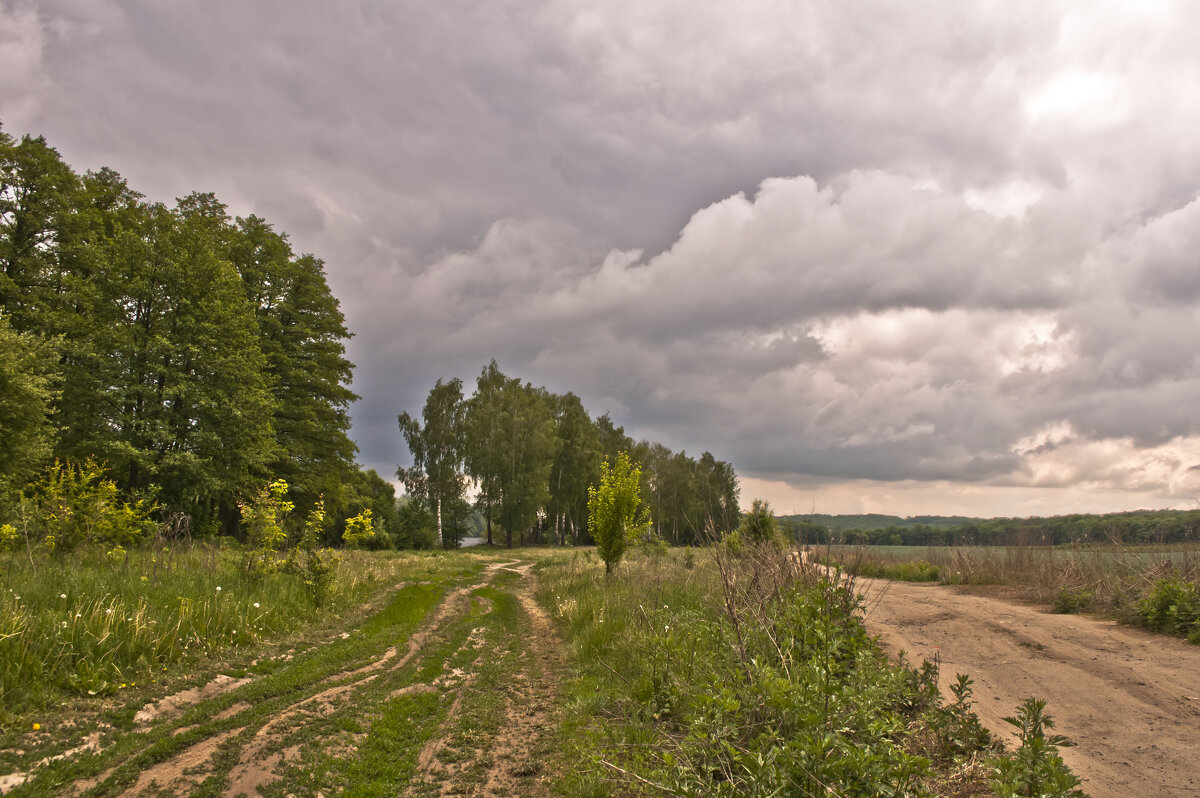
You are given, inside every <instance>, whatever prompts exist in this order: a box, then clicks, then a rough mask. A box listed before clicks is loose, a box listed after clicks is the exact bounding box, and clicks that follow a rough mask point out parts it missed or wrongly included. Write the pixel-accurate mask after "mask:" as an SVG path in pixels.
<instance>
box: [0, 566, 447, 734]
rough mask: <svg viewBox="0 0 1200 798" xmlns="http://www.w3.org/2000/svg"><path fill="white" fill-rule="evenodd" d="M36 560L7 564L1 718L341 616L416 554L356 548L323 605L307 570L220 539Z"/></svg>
mask: <svg viewBox="0 0 1200 798" xmlns="http://www.w3.org/2000/svg"><path fill="white" fill-rule="evenodd" d="M35 562H36V567H34V566H33V565H31V564H30V563H29V561H28V560H27V559H26V558H25V557H24V556H23V555H22V554H21V553H11V554H10V557H9V561H8V563H7V564H6V566H5V567H6V569H7V580H6V586H5V588H4V589H0V720H3V718H4V713H11V712H14V711H16V710H17V709H18V708H29V707H45V706H47V704H48V703H50V702H54V701H56V700H59V699H61V698H63V697H64V696H69V695H87V696H97V695H114V694H119V693H120V692H122V691H125V690H131V689H136V685H138V684H139V683H141V684H143V685H144V684H148V683H157V682H158V680H159V679H160V678H161V675H162V673H163V669H164V668H166V669H168V670H169V669H171V668H172V667H173V666H176V665H178V664H180V663H184V662H188V661H196V660H198V659H200V658H203V657H206V656H212V655H214V654H217V653H220V652H224V651H236V650H239V649H245V648H247V647H249V646H253V645H254V644H256V643H258V642H260V641H263V640H270V639H274V638H277V637H280V636H281V635H285V634H288V633H290V632H293V631H295V630H296V629H298V628H302V627H305V626H307V625H310V624H312V623H314V622H319V621H320V620H321V619H324V618H329V617H335V616H336V615H338V614H340V613H342V612H344V611H345V610H346V609H347V608H350V607H353V606H356V605H358V604H361V603H362V602H364V601H365V600H367V599H368V598H369V597H370V596H371V595H373V594H375V593H378V592H379V591H380V590H382V589H383V588H385V587H387V586H388V585H389V584H391V583H392V582H393V581H394V580H395V579H396V578H397V576H396V575H397V574H398V573H401V572H403V571H405V570H406V569H407V568H408V567H410V565H411V564H412V563H413V562H415V561H414V560H413V559H412V555H390V556H387V555H379V554H368V553H366V552H347V553H346V556H345V557H344V558H343V559H342V562H341V563H340V564H339V565H338V566H337V572H336V579H335V582H334V588H333V592H332V594H331V596H330V598H329V601H328V602H327V605H326V606H323V607H322V608H321V609H320V611H317V610H316V609H315V608H314V607H313V604H312V599H311V598H310V596H309V595H308V593H307V591H306V590H305V588H304V585H303V583H302V580H301V577H300V576H298V575H295V574H286V573H275V574H270V575H267V576H265V577H262V578H259V579H254V578H251V577H250V576H249V575H248V574H247V573H246V571H245V570H244V569H243V568H242V567H241V563H242V558H241V555H240V554H239V553H238V552H236V551H232V550H228V549H223V548H220V547H217V546H211V545H205V544H201V545H196V546H193V547H187V548H181V549H180V550H179V551H176V552H168V551H158V552H155V551H149V550H145V551H134V552H131V553H130V554H129V557H128V559H127V560H126V561H125V562H123V563H120V564H118V565H114V564H113V563H111V562H109V561H108V560H107V559H106V558H105V557H104V556H103V555H102V553H100V552H97V551H90V552H89V551H81V552H78V553H76V554H74V555H72V556H71V557H70V558H68V559H67V560H65V561H62V562H60V561H58V560H55V559H43V560H41V561H35ZM431 562H432V561H431Z"/></svg>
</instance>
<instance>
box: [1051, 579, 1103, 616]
mask: <svg viewBox="0 0 1200 798" xmlns="http://www.w3.org/2000/svg"><path fill="white" fill-rule="evenodd" d="M1095 597H1096V594H1095V593H1094V592H1093V591H1092V590H1091V589H1089V588H1086V587H1079V588H1069V587H1065V586H1064V587H1061V588H1059V590H1058V595H1057V596H1055V598H1054V604H1053V606H1052V607H1051V611H1052V612H1056V613H1058V614H1059V615H1077V614H1079V613H1081V612H1086V611H1087V609H1088V607H1090V606H1091V605H1092V601H1093V600H1094V599H1095Z"/></svg>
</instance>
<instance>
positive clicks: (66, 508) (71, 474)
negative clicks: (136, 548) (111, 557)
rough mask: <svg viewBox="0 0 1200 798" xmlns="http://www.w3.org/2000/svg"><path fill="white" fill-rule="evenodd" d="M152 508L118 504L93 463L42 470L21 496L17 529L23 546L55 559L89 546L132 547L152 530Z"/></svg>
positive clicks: (114, 491)
mask: <svg viewBox="0 0 1200 798" xmlns="http://www.w3.org/2000/svg"><path fill="white" fill-rule="evenodd" d="M154 510H155V506H154V505H153V504H152V503H151V502H149V501H148V500H146V499H138V500H135V501H134V502H133V503H132V504H130V503H129V502H128V501H125V500H123V499H122V498H121V497H120V495H119V491H118V490H117V485H116V483H115V482H113V481H112V480H111V479H108V478H107V477H105V475H104V470H103V469H102V468H101V467H100V465H99V464H98V463H96V461H94V460H90V459H89V460H85V461H84V462H82V463H58V462H56V463H55V464H54V465H53V466H51V467H49V468H47V469H46V470H45V471H44V472H43V473H42V476H41V477H40V478H39V479H38V480H37V481H35V482H34V483H32V484H31V485H30V487H29V488H28V489H27V490H26V491H25V493H24V494H22V496H21V500H20V506H19V508H18V513H17V526H18V527H19V530H20V534H21V536H22V537H23V538H24V539H25V541H26V542H27V543H28V545H30V546H32V547H37V548H41V549H44V550H45V551H47V552H51V553H53V554H55V555H57V556H58V557H60V558H61V557H62V556H64V555H66V554H67V553H69V552H72V551H75V550H76V549H78V548H80V547H81V546H87V545H92V544H98V545H103V546H107V547H110V548H112V547H117V546H121V547H125V546H132V545H134V544H135V543H137V542H138V541H140V540H142V539H143V538H145V537H146V536H147V535H148V534H149V533H150V532H151V531H152V530H153V529H154V526H155V525H154V522H153V521H152V520H151V517H150V516H151V514H152V513H153V512H154Z"/></svg>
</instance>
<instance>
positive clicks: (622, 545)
mask: <svg viewBox="0 0 1200 798" xmlns="http://www.w3.org/2000/svg"><path fill="white" fill-rule="evenodd" d="M641 484H642V475H641V469H640V468H638V467H637V466H635V465H633V464H632V463H630V461H629V455H628V454H627V453H625V452H621V453H620V454H619V455H617V459H616V461H615V462H612V463H610V462H609V461H608V460H605V461H604V462H603V463H602V464H601V466H600V483H599V484H598V485H594V486H592V487H591V488H589V489H588V527H589V529H590V530H591V533H592V537H593V538H595V540H596V548H597V550H598V551H599V553H600V558H601V559H603V560H604V569H605V572H606V573H612V569H613V568H614V567H616V566H617V564H618V563H620V562H621V557H623V556H624V555H625V549H626V548H627V547H628V546H629V544H630V543H631V542H632V543H636V542H638V541H640V540H641V539H642V537H643V536H644V535H645V534H646V533H647V532H648V531H649V530H650V526H651V520H650V513H649V511H648V509H647V508H646V507H645V505H643V504H642V499H641Z"/></svg>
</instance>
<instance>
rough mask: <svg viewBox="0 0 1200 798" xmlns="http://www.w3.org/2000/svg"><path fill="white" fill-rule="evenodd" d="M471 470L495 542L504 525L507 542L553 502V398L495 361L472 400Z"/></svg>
mask: <svg viewBox="0 0 1200 798" xmlns="http://www.w3.org/2000/svg"><path fill="white" fill-rule="evenodd" d="M466 435H467V437H466V466H467V473H468V475H469V476H470V477H471V478H472V479H473V480H475V483H476V485H477V486H478V499H477V503H478V506H479V508H480V510H481V512H482V513H483V515H484V519H485V521H486V524H487V537H488V543H491V542H492V522H493V521H497V522H499V524H500V526H501V528H502V529H503V530H504V534H505V542H506V544H507V545H509V546H511V545H512V535H513V532H518V533H520V534H522V535H523V534H524V533H525V531H526V530H528V529H530V528H531V527H532V526H533V525H534V523H535V522H536V521H537V518H538V514H539V513H540V512H541V511H542V509H543V508H544V507H545V505H546V502H547V501H548V500H549V498H550V487H549V480H550V469H551V467H552V466H553V465H554V458H555V455H556V453H557V447H558V439H557V437H556V436H555V423H554V414H553V410H552V402H551V397H550V395H549V394H548V393H547V392H546V391H545V390H544V389H539V388H534V387H533V386H532V385H530V384H528V383H526V384H522V383H521V381H520V380H518V379H515V378H511V377H506V376H505V375H504V373H503V372H501V371H500V369H499V367H498V366H497V365H496V361H494V360H493V361H491V363H489V364H488V365H487V367H485V368H484V370H483V372H482V373H481V374H480V375H479V379H478V381H477V382H476V391H475V394H474V395H473V396H472V397H471V398H470V400H468V402H467V412H466Z"/></svg>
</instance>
